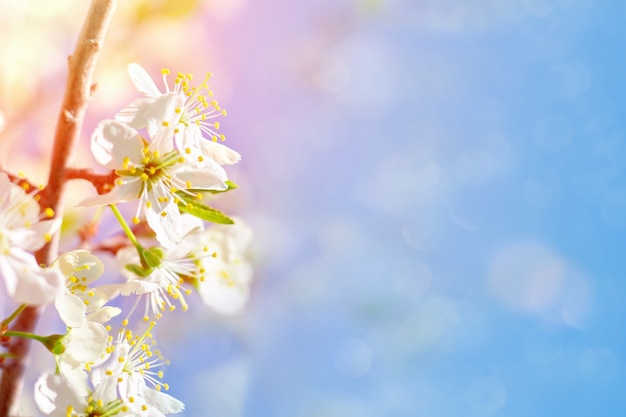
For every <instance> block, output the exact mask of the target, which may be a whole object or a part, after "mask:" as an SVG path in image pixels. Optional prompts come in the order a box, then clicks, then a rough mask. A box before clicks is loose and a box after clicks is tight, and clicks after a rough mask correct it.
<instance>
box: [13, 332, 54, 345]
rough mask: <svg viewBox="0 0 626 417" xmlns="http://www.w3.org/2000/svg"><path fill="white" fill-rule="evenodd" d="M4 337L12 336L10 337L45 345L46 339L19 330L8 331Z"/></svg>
mask: <svg viewBox="0 0 626 417" xmlns="http://www.w3.org/2000/svg"><path fill="white" fill-rule="evenodd" d="M4 335H5V336H10V337H22V338H24V339H31V340H36V341H38V342H41V343H43V342H44V340H45V338H46V337H45V336H39V335H37V334H34V333H29V332H20V331H19V330H7V331H6V332H5V333H4Z"/></svg>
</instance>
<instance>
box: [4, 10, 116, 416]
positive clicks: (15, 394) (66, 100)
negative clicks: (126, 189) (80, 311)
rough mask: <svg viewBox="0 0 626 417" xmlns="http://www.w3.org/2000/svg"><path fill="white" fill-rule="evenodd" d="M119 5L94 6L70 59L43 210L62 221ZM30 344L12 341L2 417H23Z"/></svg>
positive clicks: (29, 321) (29, 323) (46, 254)
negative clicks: (69, 175)
mask: <svg viewBox="0 0 626 417" xmlns="http://www.w3.org/2000/svg"><path fill="white" fill-rule="evenodd" d="M116 5H117V0H92V2H91V5H90V6H89V11H88V13H87V17H86V18H85V22H84V24H83V27H82V30H81V32H80V35H79V37H78V42H77V44H76V49H75V50H74V54H73V55H72V56H70V57H69V59H68V67H69V68H68V76H67V86H66V89H65V96H64V97H63V104H62V106H61V111H60V112H59V118H58V120H57V127H56V131H55V136H54V145H53V148H52V161H51V163H50V171H49V175H48V184H47V185H46V188H45V189H44V191H43V192H42V198H41V206H42V207H46V208H48V207H49V208H51V209H52V210H53V211H54V213H56V216H58V217H62V216H63V198H62V197H63V191H64V185H65V181H66V175H65V173H66V171H67V168H68V166H69V165H70V164H71V163H72V162H73V161H72V159H73V155H74V153H75V149H76V144H77V143H78V139H79V137H80V132H81V129H82V124H83V119H84V115H85V111H86V109H87V104H88V102H89V99H90V97H91V94H92V91H93V84H92V78H93V71H94V68H95V65H96V60H97V57H98V53H99V52H100V48H101V47H102V44H103V42H104V36H105V34H106V32H107V29H108V27H109V23H110V21H111V18H112V16H113V12H114V10H115V7H116ZM58 239H59V236H58V233H57V234H55V236H54V237H53V240H52V241H51V243H49V244H47V245H45V246H44V247H43V248H41V249H40V250H39V251H37V253H36V255H35V256H36V259H37V261H38V262H39V263H40V264H45V265H49V264H50V263H51V262H52V261H53V260H54V258H56V256H57V246H58ZM40 314H41V307H37V306H28V307H26V308H24V309H23V310H22V312H21V313H19V315H18V316H17V318H16V319H15V322H14V323H13V326H12V329H11V331H21V332H32V331H33V330H34V329H35V327H36V325H37V322H38V320H39V316H40ZM29 348H30V340H29V339H24V338H21V337H18V338H15V339H11V343H10V344H9V346H8V353H9V354H10V355H11V356H12V358H8V356H7V358H8V359H7V360H6V362H5V363H4V366H3V370H2V380H0V417H7V416H9V415H18V414H19V412H18V410H17V404H18V401H19V396H20V392H21V390H22V385H23V375H24V370H25V368H26V357H27V355H28V350H29Z"/></svg>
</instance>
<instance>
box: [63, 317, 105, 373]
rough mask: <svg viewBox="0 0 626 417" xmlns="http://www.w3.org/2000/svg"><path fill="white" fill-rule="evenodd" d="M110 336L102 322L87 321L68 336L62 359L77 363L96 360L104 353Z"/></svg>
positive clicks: (72, 330)
mask: <svg viewBox="0 0 626 417" xmlns="http://www.w3.org/2000/svg"><path fill="white" fill-rule="evenodd" d="M108 337H109V333H108V332H107V330H106V329H105V328H104V326H103V325H102V324H100V323H95V322H87V323H86V325H84V326H82V327H77V328H73V329H71V330H70V332H69V334H68V336H67V338H68V340H67V342H66V343H67V344H66V345H65V352H63V353H62V354H61V357H62V360H63V361H66V362H68V363H70V364H71V363H75V364H77V365H81V364H85V363H87V362H95V361H97V360H98V359H100V358H101V357H102V355H104V353H105V351H106V346H107V341H108ZM64 340H65V339H64Z"/></svg>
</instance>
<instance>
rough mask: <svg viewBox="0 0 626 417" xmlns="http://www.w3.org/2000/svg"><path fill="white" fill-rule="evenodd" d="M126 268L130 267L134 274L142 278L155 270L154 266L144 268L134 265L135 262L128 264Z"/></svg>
mask: <svg viewBox="0 0 626 417" xmlns="http://www.w3.org/2000/svg"><path fill="white" fill-rule="evenodd" d="M125 268H126V269H128V270H129V271H130V272H132V273H133V274H135V275H137V276H139V277H142V278H145V277H147V276H148V275H150V274H151V273H152V271H153V270H154V268H144V267H142V266H139V265H134V264H128V265H126V267H125Z"/></svg>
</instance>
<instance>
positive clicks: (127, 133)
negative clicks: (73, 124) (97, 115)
mask: <svg viewBox="0 0 626 417" xmlns="http://www.w3.org/2000/svg"><path fill="white" fill-rule="evenodd" d="M143 148H144V143H143V141H142V139H141V136H140V135H139V133H137V131H136V130H135V129H133V128H132V127H129V126H127V125H125V124H124V123H121V122H118V121H116V120H104V121H102V122H100V123H99V124H98V126H97V127H96V130H95V131H94V132H93V134H92V135H91V152H92V153H93V156H94V158H95V159H96V161H97V162H98V163H99V164H100V165H103V166H105V167H107V168H111V169H124V162H125V161H126V160H127V158H128V160H129V161H132V162H135V163H141V160H142V159H143V153H142V150H143Z"/></svg>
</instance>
